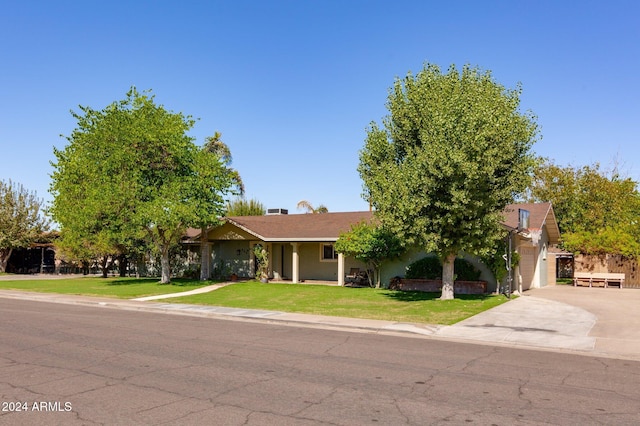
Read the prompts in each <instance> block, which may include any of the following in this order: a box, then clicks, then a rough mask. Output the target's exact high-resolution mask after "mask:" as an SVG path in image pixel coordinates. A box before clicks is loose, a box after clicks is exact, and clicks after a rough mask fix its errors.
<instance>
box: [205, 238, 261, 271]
mask: <svg viewBox="0 0 640 426" xmlns="http://www.w3.org/2000/svg"><path fill="white" fill-rule="evenodd" d="M212 249H213V250H212V266H213V268H212V271H213V270H214V269H218V268H220V264H221V263H223V265H224V266H223V267H224V268H225V270H226V272H228V273H235V274H237V275H238V276H240V277H253V276H254V275H255V274H254V273H253V272H252V271H250V267H249V259H250V250H249V241H243V240H237V241H236V240H230V241H220V242H216V243H214V244H213V247H212ZM214 275H215V271H214Z"/></svg>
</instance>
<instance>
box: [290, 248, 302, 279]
mask: <svg viewBox="0 0 640 426" xmlns="http://www.w3.org/2000/svg"><path fill="white" fill-rule="evenodd" d="M291 245H292V246H293V254H292V255H291V275H292V276H291V282H293V283H294V284H296V283H298V282H299V281H300V258H299V256H298V243H291Z"/></svg>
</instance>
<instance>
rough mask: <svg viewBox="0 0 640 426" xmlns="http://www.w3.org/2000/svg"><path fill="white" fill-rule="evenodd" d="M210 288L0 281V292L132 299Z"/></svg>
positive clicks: (125, 281) (175, 283)
mask: <svg viewBox="0 0 640 426" xmlns="http://www.w3.org/2000/svg"><path fill="white" fill-rule="evenodd" d="M210 284H213V282H211V281H205V282H203V281H196V280H181V279H174V280H172V281H171V284H160V283H159V281H158V278H120V277H117V278H96V277H83V278H69V279H64V278H63V279H51V280H42V279H39V280H15V281H10V280H6V281H4V280H3V281H0V289H12V290H24V291H37V292H42V293H60V294H76V295H85V296H103V297H115V298H119V299H135V298H136V297H144V296H154V295H157V294H168V293H179V292H181V291H188V290H193V289H196V288H199V287H203V286H205V285H210Z"/></svg>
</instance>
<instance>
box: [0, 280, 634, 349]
mask: <svg viewBox="0 0 640 426" xmlns="http://www.w3.org/2000/svg"><path fill="white" fill-rule="evenodd" d="M227 284H228V283H227ZM222 285H226V284H216V285H212V286H208V287H204V288H200V289H196V290H192V291H188V292H183V293H180V295H186V294H194V292H198V293H203V292H206V291H213V290H215V289H216V288H219V287H220V286H222ZM585 290H589V291H585ZM177 296H178V294H171V295H161V296H153V297H150V298H141V299H138V300H119V299H110V298H99V297H86V296H69V295H61V294H42V293H29V292H21V291H12V290H2V291H0V297H5V298H19V299H28V300H35V301H43V302H54V303H68V304H77V305H84V306H99V307H103V308H111V309H127V310H137V311H145V312H164V313H167V314H175V315H192V316H201V317H210V318H218V319H229V320H243V321H257V322H268V323H278V324H283V325H294V326H305V327H314V328H324V329H333V330H349V331H357V332H367V333H380V334H396V335H397V334H401V335H405V336H414V337H422V338H438V339H454V340H457V341H466V342H476V343H484V344H486V343H490V344H498V345H507V346H518V347H523V348H538V349H546V350H560V351H569V352H573V353H584V354H591V355H596V356H605V357H615V358H626V359H633V360H640V317H639V315H638V313H637V306H640V304H639V303H640V291H638V290H631V289H629V290H627V289H623V290H619V289H588V288H573V287H570V286H554V287H548V288H544V289H536V290H532V291H529V292H526V293H525V295H524V296H521V297H519V298H517V299H514V300H511V301H509V302H507V303H504V304H502V305H500V306H497V307H495V308H493V309H490V310H488V311H485V312H482V313H480V314H478V315H475V316H473V317H471V318H468V319H466V320H464V321H461V322H459V323H457V324H454V325H451V326H445V325H429V324H409V323H402V322H393V321H381V320H368V319H358V318H343V317H330V316H321V315H308V314H297V313H287V312H278V311H266V310H255V309H237V308H225V307H218V306H204V305H188V304H179V303H162V302H161V300H162V299H163V298H169V297H177ZM554 298H555V299H559V300H553V299H554ZM624 300H630V302H629V303H626V304H624V303H621V301H624ZM566 302H571V304H569V303H566ZM574 305H582V306H584V307H586V308H587V309H588V310H587V309H584V308H583V307H581V306H574ZM594 306H596V307H597V306H599V307H600V308H599V309H600V311H599V312H596V313H594V312H590V311H593V310H594ZM621 306H622V311H621V310H620V309H621ZM627 310H628V312H627ZM614 318H620V321H618V322H615V324H612V321H613V319H614ZM601 321H603V322H604V324H601ZM594 330H595V331H597V332H596V333H594Z"/></svg>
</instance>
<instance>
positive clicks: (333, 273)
mask: <svg viewBox="0 0 640 426" xmlns="http://www.w3.org/2000/svg"><path fill="white" fill-rule="evenodd" d="M321 247H322V246H321V245H320V243H302V244H300V246H299V248H298V253H299V254H300V279H301V280H322V281H338V260H337V259H336V260H328V261H321V260H320V258H321V254H322V253H321V251H320V250H321Z"/></svg>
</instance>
